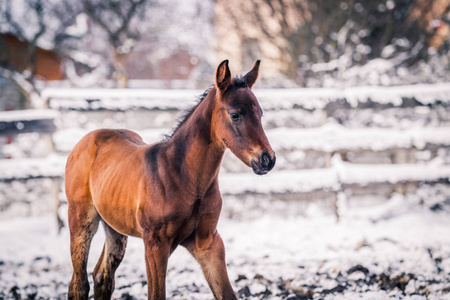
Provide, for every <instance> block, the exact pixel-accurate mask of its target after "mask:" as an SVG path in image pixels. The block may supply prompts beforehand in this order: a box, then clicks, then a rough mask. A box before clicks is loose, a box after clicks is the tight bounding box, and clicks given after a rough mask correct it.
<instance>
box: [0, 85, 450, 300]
mask: <svg viewBox="0 0 450 300" xmlns="http://www.w3.org/2000/svg"><path fill="white" fill-rule="evenodd" d="M147 92H149V91H147ZM256 93H257V96H258V97H259V98H260V99H261V105H262V107H263V109H265V111H266V113H265V116H264V119H263V122H264V127H265V129H266V133H267V135H268V138H269V140H270V141H271V144H272V146H273V148H274V149H275V151H276V152H277V165H276V167H275V169H274V171H272V172H271V173H270V174H269V175H267V176H264V177H258V176H256V175H254V174H253V173H252V172H251V170H249V169H248V168H247V167H245V166H244V165H243V164H242V163H241V162H240V161H239V160H237V159H235V158H232V155H231V154H230V153H229V152H228V153H227V154H226V155H225V158H224V162H223V167H222V169H221V173H220V179H219V181H220V188H221V191H222V193H223V194H224V196H223V198H224V208H223V211H222V216H221V219H220V222H219V226H218V230H219V232H220V234H221V235H222V238H223V240H224V242H225V248H226V251H227V258H226V259H227V264H228V272H229V275H230V280H231V282H232V286H233V288H234V290H235V292H236V294H238V295H239V298H240V299H290V300H294V299H450V218H449V216H450V185H449V178H450V105H449V103H450V97H449V95H450V85H449V84H438V85H417V86H407V87H383V88H373V89H368V88H364V89H362V88H349V89H345V90H336V89H308V90H302V89H292V90H259V91H257V92H256ZM258 93H259V94H258ZM43 94H44V95H46V97H49V99H50V98H51V99H50V108H51V110H42V111H34V112H32V113H31V114H29V113H28V112H26V113H24V112H20V113H18V114H19V115H18V116H15V115H14V114H3V115H1V114H0V121H4V122H8V121H11V120H16V119H17V118H25V119H26V120H30V121H31V120H34V119H45V118H49V119H52V118H54V119H55V125H56V127H57V131H56V132H54V133H53V134H52V135H51V140H52V143H53V144H52V147H53V148H52V149H51V150H50V152H52V153H51V154H48V152H49V149H48V140H46V138H45V136H44V135H41V134H38V133H36V132H30V133H23V134H20V135H18V136H16V137H15V138H14V142H13V143H11V144H2V140H0V145H1V146H2V150H3V153H2V155H6V156H9V157H12V159H1V160H0V178H6V179H8V178H9V180H10V179H23V178H34V179H32V180H28V181H12V182H0V300H1V299H65V298H67V287H68V283H69V281H70V278H71V274H72V266H71V261H70V255H69V234H68V229H67V228H66V227H64V228H63V229H62V231H61V232H60V233H58V232H57V226H56V220H55V214H54V212H53V206H54V199H53V196H52V193H51V192H50V191H51V190H52V189H53V188H54V182H53V181H52V180H51V179H48V178H47V179H36V178H39V176H40V175H45V176H44V177H59V176H61V175H62V173H63V170H64V164H65V159H66V157H67V154H68V152H69V151H70V150H71V149H72V147H73V146H74V144H75V143H76V142H77V141H78V140H79V139H80V138H81V137H82V136H83V135H84V134H86V133H87V132H88V131H90V130H93V129H96V128H99V127H109V128H111V127H116V128H117V127H121V128H129V129H133V130H136V131H137V132H138V133H139V134H141V135H142V137H143V138H144V141H146V142H149V143H150V142H153V141H156V140H159V139H160V138H161V135H162V134H164V133H165V134H167V133H170V128H171V127H172V126H173V125H174V124H175V119H176V118H177V116H179V114H180V110H183V109H185V108H186V107H188V106H190V105H192V104H193V103H194V102H193V99H194V98H195V97H194V96H195V95H196V94H198V92H196V91H192V90H190V91H161V90H154V91H152V92H151V93H146V92H143V91H142V90H131V91H125V90H119V91H117V90H114V91H109V93H108V92H107V93H105V91H104V90H103V91H102V90H100V89H98V90H95V89H94V90H87V89H86V90H81V89H80V90H77V91H76V92H74V90H69V89H60V90H58V89H48V90H46V91H45V92H44V93H43ZM127 96H130V97H131V100H130V99H124V98H125V97H127ZM160 98H163V99H162V100H161V99H160ZM149 99H150V100H149ZM152 99H153V100H152ZM181 99H184V100H181ZM188 100H189V101H188ZM43 136H44V137H43ZM47 137H48V136H47ZM4 181H7V180H4ZM60 183H61V182H60ZM60 198H61V199H64V196H63V193H62V191H61V194H60ZM59 213H60V215H61V217H62V218H63V221H64V222H65V223H67V220H66V219H67V204H66V203H65V202H64V200H63V203H62V205H61V207H60V209H59ZM336 215H339V218H337V216H336ZM103 240H104V233H103V230H102V229H101V228H100V229H99V232H98V233H97V235H96V237H95V239H94V241H93V244H92V248H91V254H90V260H89V265H88V272H92V271H93V268H94V266H95V264H96V262H97V259H98V257H99V256H100V252H101V250H102V247H103ZM90 280H91V292H92V289H93V285H92V277H91V276H90ZM146 294H147V285H146V271H145V265H144V249H143V244H142V241H141V240H139V239H136V238H130V239H129V242H128V249H127V253H126V255H125V259H124V261H123V262H122V264H121V266H120V267H119V269H118V270H117V273H116V289H115V292H114V295H113V297H114V299H146ZM167 298H168V299H212V298H213V296H212V293H211V291H210V289H209V287H208V285H207V283H206V280H205V279H204V278H203V275H202V272H201V270H200V267H199V266H198V265H197V263H196V262H195V261H194V259H193V258H192V257H191V256H190V255H189V254H188V253H187V251H185V250H184V249H182V248H179V249H177V250H176V251H175V253H174V254H173V255H172V257H171V259H170V261H169V269H168V274H167Z"/></svg>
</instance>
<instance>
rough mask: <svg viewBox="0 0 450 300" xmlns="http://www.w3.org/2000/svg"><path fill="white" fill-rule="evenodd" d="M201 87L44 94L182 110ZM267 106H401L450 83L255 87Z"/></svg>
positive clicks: (117, 106)
mask: <svg viewBox="0 0 450 300" xmlns="http://www.w3.org/2000/svg"><path fill="white" fill-rule="evenodd" d="M202 92H203V91H200V90H163V89H70V88H47V89H45V90H44V91H43V92H42V96H43V98H44V99H46V100H47V101H48V102H49V107H50V108H53V109H58V110H129V109H149V110H154V109H160V110H180V109H185V108H186V107H188V106H190V105H192V103H194V100H195V99H196V97H197V96H198V95H200V94H202ZM254 93H255V95H256V96H257V97H258V99H259V100H260V102H261V104H262V105H263V106H264V108H265V109H266V110H275V109H276V110H279V109H292V108H303V109H307V110H315V109H325V108H326V107H327V105H330V104H332V103H339V104H340V105H344V106H350V107H358V106H362V107H364V106H367V105H368V103H372V104H373V105H374V104H376V105H379V106H382V107H383V106H387V107H401V106H404V105H407V103H410V102H411V101H413V102H414V103H415V104H416V105H434V104H439V103H440V104H444V105H449V103H450V84H449V83H440V84H417V85H408V86H390V87H387V86H386V87H371V86H367V87H351V88H345V89H336V88H298V89H255V90H254Z"/></svg>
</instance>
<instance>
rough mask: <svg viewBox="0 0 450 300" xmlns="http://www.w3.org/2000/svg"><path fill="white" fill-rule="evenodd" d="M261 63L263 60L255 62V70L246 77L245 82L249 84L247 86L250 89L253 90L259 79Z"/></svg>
mask: <svg viewBox="0 0 450 300" xmlns="http://www.w3.org/2000/svg"><path fill="white" fill-rule="evenodd" d="M260 63H261V60H259V59H258V60H257V61H256V62H255V64H254V65H253V68H252V69H251V70H250V72H248V73H247V74H245V76H244V79H245V82H246V83H247V86H248V88H249V89H251V88H252V86H253V84H254V83H255V81H256V79H257V78H258V73H259V64H260Z"/></svg>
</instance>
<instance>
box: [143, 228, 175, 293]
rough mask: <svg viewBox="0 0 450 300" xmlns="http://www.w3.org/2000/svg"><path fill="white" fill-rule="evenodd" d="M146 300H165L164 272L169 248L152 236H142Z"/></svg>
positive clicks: (165, 243) (164, 242)
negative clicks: (145, 270) (145, 271)
mask: <svg viewBox="0 0 450 300" xmlns="http://www.w3.org/2000/svg"><path fill="white" fill-rule="evenodd" d="M144 243H145V265H146V268H147V287H148V299H152V300H163V299H166V272H167V262H168V260H169V256H170V246H169V243H168V242H167V241H164V240H161V238H160V237H157V236H155V235H153V234H145V235H144Z"/></svg>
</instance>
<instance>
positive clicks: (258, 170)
mask: <svg viewBox="0 0 450 300" xmlns="http://www.w3.org/2000/svg"><path fill="white" fill-rule="evenodd" d="M275 160H276V157H275V154H274V155H273V157H272V156H270V154H269V153H268V152H267V151H264V152H263V153H262V154H261V156H260V157H259V159H258V160H252V168H253V172H255V174H258V175H264V174H267V173H268V172H269V171H270V170H272V169H273V167H274V166H275Z"/></svg>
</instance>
